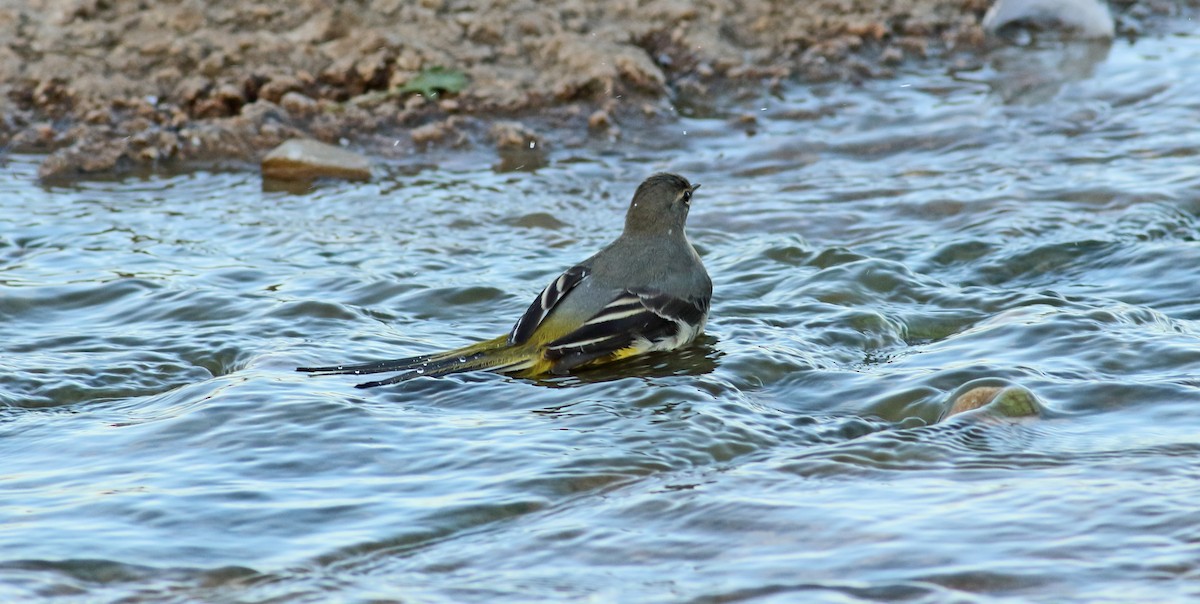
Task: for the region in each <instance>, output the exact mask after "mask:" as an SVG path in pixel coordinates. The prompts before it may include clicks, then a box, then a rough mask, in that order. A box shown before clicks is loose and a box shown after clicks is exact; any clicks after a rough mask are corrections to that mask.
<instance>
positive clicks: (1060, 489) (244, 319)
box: [0, 34, 1200, 602]
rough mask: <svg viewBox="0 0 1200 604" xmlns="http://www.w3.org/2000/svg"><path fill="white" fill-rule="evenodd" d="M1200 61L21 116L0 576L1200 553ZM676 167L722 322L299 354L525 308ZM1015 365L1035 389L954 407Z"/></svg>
mask: <svg viewBox="0 0 1200 604" xmlns="http://www.w3.org/2000/svg"><path fill="white" fill-rule="evenodd" d="M1197 64H1200V37H1197V36H1196V35H1194V34H1183V35H1164V36H1161V37H1157V38H1146V39H1141V40H1138V41H1137V42H1136V43H1130V42H1117V43H1116V44H1115V45H1113V46H1112V47H1111V48H1108V47H1092V46H1066V47H1064V46H1062V45H1053V44H1046V45H1045V46H1044V47H1042V48H1027V49H1016V48H1009V49H1003V50H1001V51H997V52H996V53H995V54H993V55H992V56H988V57H984V58H982V59H981V60H980V61H978V62H977V63H975V64H966V65H960V66H958V67H957V68H956V69H953V70H945V69H944V68H937V67H933V66H927V67H923V68H920V70H910V71H907V72H905V73H902V74H901V75H900V76H898V77H897V78H895V79H892V80H887V81H875V82H869V83H866V84H863V85H860V86H846V85H827V86H819V87H810V86H800V85H793V86H791V87H788V88H786V89H784V90H782V91H781V92H780V93H779V94H778V95H775V96H765V97H764V98H762V99H759V100H756V101H748V102H745V103H743V104H741V105H738V106H735V107H733V108H731V109H727V110H722V111H708V112H701V113H699V114H697V115H694V116H693V117H688V118H684V119H681V120H678V121H672V122H669V123H662V124H659V125H657V126H655V127H654V128H652V129H650V130H647V131H644V132H636V131H634V130H635V129H633V128H626V132H625V137H624V138H623V139H621V140H620V141H617V142H613V143H602V142H597V143H595V144H594V145H593V146H592V147H590V148H587V149H581V150H559V151H556V152H552V153H551V155H550V157H549V160H550V161H549V165H548V166H547V167H545V168H542V169H540V170H538V171H536V172H535V173H498V172H495V171H494V170H493V169H492V166H491V163H493V162H494V161H495V160H494V159H491V158H486V157H484V158H481V157H480V156H475V155H462V154H457V155H456V153H458V152H450V151H447V152H445V153H444V154H443V155H442V156H440V157H439V156H433V157H426V158H423V159H422V161H438V162H442V164H441V167H440V168H438V169H432V168H430V169H424V170H414V169H411V168H403V167H401V168H395V169H387V168H385V169H383V170H381V177H380V178H378V179H377V180H376V181H375V182H374V183H372V184H365V185H364V184H342V183H325V184H322V185H321V186H319V187H318V188H316V189H314V190H312V191H311V192H309V193H307V194H303V195H291V194H288V193H283V192H264V191H263V189H262V187H261V185H260V182H259V179H258V177H257V175H255V174H249V173H194V174H186V175H180V176H175V177H162V178H151V179H146V180H140V179H128V180H123V181H120V182H97V183H85V184H80V185H78V186H75V187H70V188H61V187H53V188H40V187H38V186H36V185H34V184H32V183H33V178H34V175H35V173H36V169H35V167H36V158H27V157H10V158H8V159H7V160H6V162H7V164H6V169H5V170H4V173H3V174H0V200H2V201H0V459H2V460H3V464H2V465H0V552H2V554H0V600H3V601H17V600H25V599H30V598H48V597H51V596H54V597H58V598H61V599H63V600H66V601H112V600H122V601H143V600H154V601H159V600H177V601H287V602H293V601H327V600H342V601H368V600H376V601H380V600H382V601H406V602H413V601H416V602H421V601H443V602H460V601H480V602H498V601H512V602H525V601H560V600H591V601H700V602H717V601H741V600H754V601H837V602H847V601H870V600H888V601H896V600H903V601H943V600H946V601H976V600H996V601H1000V600H1005V599H1007V598H1014V599H1017V600H1024V599H1030V598H1033V599H1039V600H1043V601H1045V600H1054V601H1071V600H1074V601H1096V600H1102V599H1104V600H1128V601H1142V602H1145V601H1166V600H1186V599H1188V598H1194V597H1200V506H1198V505H1197V503H1196V502H1198V501H1200V463H1198V462H1200V412H1197V409H1198V406H1197V405H1198V404H1200V243H1198V242H1197V236H1198V235H1200V225H1198V216H1200V158H1198V157H1197V155H1198V154H1200V134H1198V130H1197V124H1198V123H1200V70H1197V69H1196V68H1195V66H1196V65H1197ZM914 69H915V68H914ZM747 114H748V115H752V116H753V120H750V119H748V118H746V117H744V116H745V115H747ZM660 169H670V170H676V171H679V172H681V173H683V174H685V175H686V176H688V177H689V178H692V179H693V180H694V181H697V182H702V183H703V184H704V188H703V189H702V190H701V192H700V193H699V194H698V196H697V198H696V202H695V206H694V210H693V212H692V219H691V226H690V233H691V235H692V238H693V240H694V241H695V243H696V245H697V247H698V248H699V249H700V250H701V252H702V255H703V256H704V260H705V263H706V264H707V266H708V268H709V271H710V272H711V273H712V275H713V279H714V282H715V288H716V293H715V297H714V305H713V315H712V319H711V321H710V327H709V335H708V336H707V337H706V338H705V339H704V340H703V341H702V342H700V343H699V344H698V345H696V346H694V347H693V348H691V349H689V350H687V351H684V352H681V353H678V354H669V355H662V356H656V357H652V358H648V359H645V360H640V361H634V362H632V363H629V364H625V365H622V366H619V367H617V368H613V369H611V370H606V371H605V370H602V371H595V372H591V373H586V374H582V375H579V376H574V377H569V378H562V379H555V380H549V381H546V382H532V381H524V380H518V379H513V378H509V377H504V376H497V375H491V374H471V375H461V376H453V377H450V378H445V379H438V380H434V379H419V380H416V381H413V382H409V383H407V384H405V385H403V386H402V387H394V388H386V389H377V390H371V391H358V390H354V389H353V388H352V384H353V383H354V382H355V380H354V379H352V378H346V379H343V378H321V379H313V378H308V377H306V376H304V375H301V374H297V373H294V372H293V371H292V369H293V368H294V367H296V366H297V365H309V364H313V363H318V362H326V361H350V360H365V359H373V358H384V357H395V356H403V355H408V354H416V353H421V352H426V351H430V350H433V349H436V348H438V347H441V346H449V345H459V344H462V343H465V342H468V341H471V340H474V339H478V338H484V337H490V336H494V335H497V334H500V333H503V332H504V331H506V330H507V329H508V328H509V327H510V326H511V324H512V322H513V321H514V319H515V317H516V316H518V315H519V313H520V312H521V311H522V310H523V309H524V307H525V305H526V304H527V302H528V300H529V299H530V298H531V296H533V295H535V294H536V293H537V291H539V290H540V289H541V287H542V285H544V283H545V282H546V281H548V280H549V279H550V278H552V277H553V276H554V275H556V274H557V272H558V271H559V270H561V269H562V268H564V267H566V266H569V265H570V264H571V263H573V262H576V261H578V260H580V259H582V258H583V257H585V256H587V255H588V254H590V253H591V252H592V251H594V250H595V249H597V248H598V247H600V246H601V245H603V244H604V243H606V242H607V241H608V240H610V239H611V238H613V237H614V236H615V235H616V233H617V232H618V230H619V229H620V225H621V220H622V212H623V210H624V207H625V205H626V204H627V201H628V198H629V196H630V194H631V193H632V190H633V188H634V187H635V186H636V184H637V183H638V182H639V181H640V180H641V179H642V178H643V177H645V176H646V175H647V174H648V173H650V172H652V171H655V170H660ZM1006 383H1007V384H1018V385H1021V386H1023V387H1025V388H1028V389H1029V390H1031V391H1032V392H1034V393H1035V394H1036V395H1037V396H1038V398H1039V400H1040V401H1041V403H1042V404H1043V405H1044V410H1043V413H1042V414H1041V415H1040V416H1039V417H1025V418H998V417H995V416H989V415H987V414H980V413H976V414H967V415H963V416H955V417H952V418H950V419H948V420H947V421H944V422H940V423H939V422H938V420H939V418H941V417H942V415H943V414H944V413H945V412H946V410H947V408H948V405H949V404H950V401H951V400H952V399H953V398H954V396H956V395H957V394H960V393H961V392H963V391H964V390H965V389H966V388H969V387H971V386H973V385H978V384H1006Z"/></svg>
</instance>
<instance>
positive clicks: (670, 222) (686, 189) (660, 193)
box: [625, 173, 700, 235]
mask: <svg viewBox="0 0 1200 604" xmlns="http://www.w3.org/2000/svg"><path fill="white" fill-rule="evenodd" d="M699 188H700V185H698V184H697V185H693V184H691V183H689V182H688V181H687V179H686V178H684V177H682V176H679V175H678V174H667V173H660V174H655V175H654V176H651V177H650V178H647V179H646V180H645V181H643V182H642V184H641V185H639V186H638V188H637V191H636V192H635V193H634V194H633V201H632V202H630V204H629V212H628V213H626V214H625V232H626V233H642V232H646V233H652V234H658V233H663V234H669V233H679V234H681V235H682V234H683V225H684V224H685V223H686V222H687V216H688V210H690V209H691V207H692V193H693V192H694V191H695V190H696V189H699Z"/></svg>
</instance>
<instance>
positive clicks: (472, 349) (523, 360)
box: [430, 315, 644, 377]
mask: <svg viewBox="0 0 1200 604" xmlns="http://www.w3.org/2000/svg"><path fill="white" fill-rule="evenodd" d="M577 327H578V322H576V321H570V320H566V319H562V318H557V317H555V316H554V315H551V316H550V317H547V319H546V320H545V321H543V323H542V324H541V325H539V326H538V328H537V330H535V331H534V332H533V334H531V336H530V338H529V340H528V341H526V342H525V343H523V344H519V345H517V346H509V345H508V336H507V335H503V336H500V337H497V338H492V339H490V340H485V341H483V342H479V343H477V344H472V345H470V346H464V347H462V348H457V349H454V350H449V351H446V352H443V353H439V354H436V355H434V356H433V357H432V358H431V359H430V361H431V362H433V363H437V362H447V361H448V362H449V366H444V368H443V369H442V370H439V371H438V372H437V373H438V374H442V375H444V374H445V373H458V372H460V371H471V370H476V369H485V370H486V369H491V370H495V371H499V372H502V373H512V374H517V375H522V376H527V377H534V376H539V375H545V374H547V373H550V372H551V371H552V370H553V369H554V361H551V360H549V359H547V358H546V357H545V356H544V352H545V347H546V345H547V344H549V343H550V342H553V341H555V340H557V339H559V338H561V337H563V336H565V335H567V334H568V333H570V332H571V331H573V330H574V329H575V328H577ZM642 352H644V351H643V350H642V349H640V348H638V347H636V346H628V347H625V348H622V349H620V350H618V351H616V352H614V353H612V354H610V355H605V356H603V357H600V358H598V359H595V360H592V361H589V362H587V363H584V366H595V365H603V364H605V363H609V362H612V361H616V360H620V359H625V358H628V357H632V356H636V355H638V354H640V353H642ZM460 358H461V359H462V361H461V362H455V361H457V360H458V359H460Z"/></svg>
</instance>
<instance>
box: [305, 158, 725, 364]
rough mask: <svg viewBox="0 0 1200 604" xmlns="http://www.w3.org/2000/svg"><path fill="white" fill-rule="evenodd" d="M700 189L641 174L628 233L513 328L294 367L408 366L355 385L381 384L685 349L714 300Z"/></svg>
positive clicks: (566, 276)
mask: <svg viewBox="0 0 1200 604" xmlns="http://www.w3.org/2000/svg"><path fill="white" fill-rule="evenodd" d="M699 188H700V185H699V184H694V185H693V184H691V183H689V182H688V180H687V179H686V178H684V177H682V176H679V175H677V174H669V173H658V174H654V175H652V176H650V177H649V178H647V179H646V180H645V181H643V182H642V183H641V184H640V185H639V186H638V188H637V190H636V191H635V192H634V194H633V200H632V201H630V203H629V208H628V210H627V211H626V213H625V227H624V229H623V230H622V232H621V235H620V236H619V237H617V238H616V239H615V240H614V241H613V242H612V243H610V244H608V245H607V246H605V247H604V248H603V249H601V250H600V251H599V252H596V253H595V254H594V255H592V256H591V257H589V258H587V259H586V260H584V261H582V262H580V263H578V264H576V265H574V266H572V267H571V268H568V269H567V270H566V271H564V272H563V273H562V274H560V275H559V276H558V277H556V278H555V279H554V280H553V281H551V282H550V284H549V285H547V286H546V287H545V288H544V289H543V290H542V291H541V293H540V294H539V295H538V296H537V297H536V298H534V300H533V302H532V303H530V305H529V307H528V308H527V309H526V310H525V312H524V313H523V314H522V315H521V316H520V318H518V319H517V322H516V323H515V324H514V325H513V327H512V329H511V330H509V332H508V333H507V334H505V335H502V336H499V337H496V338H493V339H490V340H485V341H482V342H477V343H475V344H471V345H469V346H464V347H462V348H456V349H453V350H447V351H445V352H438V353H433V354H425V355H419V356H413V357H408V358H402V359H392V360H385V361H375V362H370V363H362V364H354V365H349V364H345V365H331V366H325V367H299V368H297V369H296V370H297V371H302V372H306V373H311V374H316V375H336V374H354V375H362V374H374V373H385V372H397V371H398V372H402V373H399V374H398V375H395V376H392V377H389V378H386V379H382V380H377V381H371V382H365V383H361V384H358V385H356V388H373V387H376V386H384V385H388V384H395V383H398V382H403V381H406V380H411V379H414V378H417V377H421V376H429V377H440V376H445V375H449V374H453V373H461V372H466V371H477V370H486V371H492V372H496V373H504V374H512V375H518V376H522V377H537V376H546V375H566V374H569V373H571V372H572V371H574V370H576V369H581V368H585V367H592V366H596V365H601V364H604V363H609V362H612V361H617V360H620V359H625V358H629V357H633V356H638V355H642V354H646V353H650V352H656V351H668V350H675V349H678V348H682V347H684V346H686V345H688V344H689V343H691V342H692V341H693V340H695V339H696V337H697V336H699V335H700V334H701V333H703V331H704V327H705V324H706V323H707V321H708V312H709V306H710V303H711V300H712V279H711V278H710V277H709V275H708V271H707V270H705V268H704V263H703V262H702V261H701V260H700V255H699V254H697V253H696V248H694V247H693V246H692V244H691V242H690V241H689V240H688V238H687V234H686V233H685V232H684V226H685V224H686V222H687V217H688V212H689V210H690V209H691V204H692V195H693V194H694V193H695V192H696V190H697V189H699Z"/></svg>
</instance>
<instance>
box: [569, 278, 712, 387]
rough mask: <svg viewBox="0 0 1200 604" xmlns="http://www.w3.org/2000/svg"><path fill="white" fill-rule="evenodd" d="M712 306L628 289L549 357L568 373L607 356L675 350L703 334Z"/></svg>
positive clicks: (646, 290) (694, 300) (572, 334)
mask: <svg viewBox="0 0 1200 604" xmlns="http://www.w3.org/2000/svg"><path fill="white" fill-rule="evenodd" d="M708 304H709V300H708V298H707V297H705V298H693V299H683V298H679V297H676V296H672V295H669V294H665V293H662V292H659V291H654V290H648V289H629V290H625V291H624V292H622V293H621V294H620V295H618V296H617V297H616V298H614V299H613V300H612V301H611V302H609V303H608V304H607V305H605V306H604V308H602V309H600V311H599V312H597V313H596V314H595V315H593V316H592V317H591V318H589V319H588V320H587V321H585V322H584V323H583V325H581V326H579V328H578V329H576V330H574V331H572V332H571V333H569V334H567V335H565V336H563V337H561V338H559V339H557V340H555V341H553V342H550V343H549V344H548V345H547V346H546V352H545V355H546V358H547V359H549V360H551V361H554V362H555V365H554V370H553V371H554V372H555V373H564V372H566V371H569V370H570V369H572V368H574V367H578V366H579V365H582V364H584V363H587V362H589V361H593V360H595V359H599V358H602V357H605V356H610V355H613V356H615V355H618V354H621V356H632V355H634V354H641V353H645V352H652V351H656V350H673V349H675V348H679V347H681V346H683V345H685V344H687V343H689V342H691V341H692V340H694V339H695V338H696V336H697V335H699V334H700V332H701V331H703V330H704V323H705V321H706V320H707V318H708ZM622 353H623V354H622Z"/></svg>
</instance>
